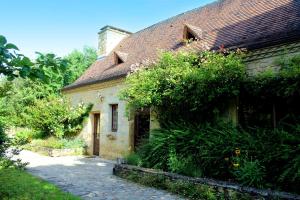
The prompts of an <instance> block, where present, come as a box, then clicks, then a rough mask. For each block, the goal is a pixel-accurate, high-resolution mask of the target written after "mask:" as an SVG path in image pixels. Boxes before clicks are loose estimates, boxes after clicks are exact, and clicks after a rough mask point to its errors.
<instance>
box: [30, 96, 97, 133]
mask: <svg viewBox="0 0 300 200" xmlns="http://www.w3.org/2000/svg"><path fill="white" fill-rule="evenodd" d="M91 108H92V105H88V106H84V105H79V106H78V107H71V106H70V103H69V102H68V101H66V100H65V99H63V98H61V97H56V96H51V97H48V98H47V99H41V100H36V101H35V102H34V105H33V106H30V107H28V109H27V112H26V113H25V114H24V118H25V124H26V126H27V127H30V128H32V129H34V130H36V131H39V132H40V133H42V134H43V135H44V136H45V137H46V136H56V137H59V138H62V137H64V136H66V137H70V136H74V135H76V134H78V133H79V132H80V130H81V129H82V123H83V120H84V119H85V118H86V117H87V116H88V113H89V112H90V110H91Z"/></svg>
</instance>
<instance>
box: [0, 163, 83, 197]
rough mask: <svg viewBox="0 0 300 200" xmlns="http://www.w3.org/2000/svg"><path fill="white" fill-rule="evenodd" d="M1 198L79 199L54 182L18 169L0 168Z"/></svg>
mask: <svg viewBox="0 0 300 200" xmlns="http://www.w3.org/2000/svg"><path fill="white" fill-rule="evenodd" d="M0 199H3V200H6V199H7V200H8V199H9V200H13V199H18V200H19V199H20V200H31V199H34V200H39V199H43V200H46V199H49V200H60V199H63V200H69V199H70V200H73V199H76V200H79V199H80V198H78V197H75V196H73V195H71V194H69V193H65V192H63V191H62V190H60V189H59V188H58V187H56V186H55V185H53V184H50V183H48V182H46V181H43V180H41V179H39V178H37V177H34V176H32V175H30V174H28V173H27V172H26V171H22V170H18V169H1V168H0Z"/></svg>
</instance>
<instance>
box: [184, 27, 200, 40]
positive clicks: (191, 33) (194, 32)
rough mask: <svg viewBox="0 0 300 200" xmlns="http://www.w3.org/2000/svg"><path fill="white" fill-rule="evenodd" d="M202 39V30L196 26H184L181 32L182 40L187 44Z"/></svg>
mask: <svg viewBox="0 0 300 200" xmlns="http://www.w3.org/2000/svg"><path fill="white" fill-rule="evenodd" d="M201 38H202V29H201V28H199V27H196V26H192V25H189V24H186V25H185V26H184V31H183V39H184V40H186V41H187V42H188V43H190V42H193V41H196V40H199V39H201Z"/></svg>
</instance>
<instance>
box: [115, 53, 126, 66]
mask: <svg viewBox="0 0 300 200" xmlns="http://www.w3.org/2000/svg"><path fill="white" fill-rule="evenodd" d="M115 63H116V65H119V64H121V63H124V61H123V60H122V59H121V58H120V57H119V56H118V54H115Z"/></svg>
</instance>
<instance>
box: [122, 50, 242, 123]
mask: <svg viewBox="0 0 300 200" xmlns="http://www.w3.org/2000/svg"><path fill="white" fill-rule="evenodd" d="M245 76H246V71H245V66H244V64H243V62H242V59H241V55H240V54H239V53H234V52H230V53H229V54H228V55H227V56H225V55H224V54H221V53H214V52H202V53H200V54H195V53H182V52H180V53H168V52H167V53H163V54H162V55H161V58H160V59H159V61H158V62H157V63H155V64H152V65H150V66H145V68H143V69H139V70H137V71H134V73H132V74H131V75H129V76H128V77H127V79H126V84H127V85H128V86H129V87H126V88H125V89H124V90H123V91H122V92H121V94H120V96H121V98H122V99H124V100H126V101H127V102H128V107H129V108H130V109H139V108H143V107H152V108H154V109H155V110H156V111H157V112H158V113H159V115H158V117H159V121H160V122H166V121H167V122H170V121H178V120H184V121H190V122H191V121H196V122H199V121H209V120H212V119H214V118H215V117H218V116H219V115H220V113H222V111H224V109H226V106H227V104H228V100H230V99H234V98H236V97H237V96H238V95H239V88H240V84H241V82H242V81H243V80H244V78H245ZM187 97H188V98H187ZM224 99H225V100H224ZM161 125H163V124H161Z"/></svg>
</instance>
